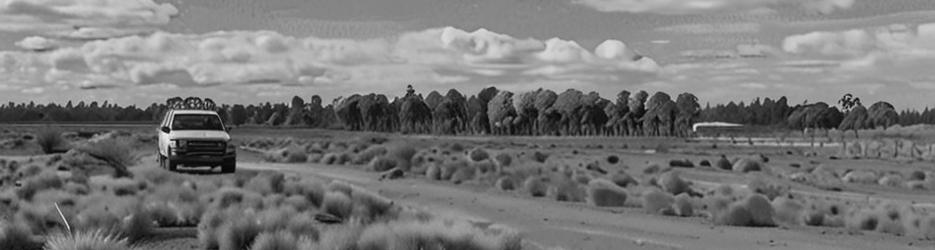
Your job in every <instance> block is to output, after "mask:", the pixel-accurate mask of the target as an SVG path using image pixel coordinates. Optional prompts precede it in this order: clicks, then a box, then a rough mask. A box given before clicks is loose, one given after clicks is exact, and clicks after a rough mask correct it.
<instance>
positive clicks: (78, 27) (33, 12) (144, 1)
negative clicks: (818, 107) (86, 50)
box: [0, 0, 179, 39]
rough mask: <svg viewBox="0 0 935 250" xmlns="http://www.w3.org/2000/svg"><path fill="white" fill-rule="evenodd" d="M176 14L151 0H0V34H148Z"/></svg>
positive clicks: (167, 7)
mask: <svg viewBox="0 0 935 250" xmlns="http://www.w3.org/2000/svg"><path fill="white" fill-rule="evenodd" d="M178 12H179V11H178V9H176V8H175V6H173V5H172V4H168V3H161V4H160V3H156V2H154V1H153V0H132V1H129V0H0V31H25V32H36V33H40V34H44V35H54V36H62V37H69V38H82V39H85V38H107V37H114V36H123V35H129V34H136V33H139V32H147V31H152V30H154V27H156V26H161V25H165V24H167V23H169V20H170V19H171V17H172V16H175V15H177V14H178Z"/></svg>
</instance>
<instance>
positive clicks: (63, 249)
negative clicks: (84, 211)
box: [45, 229, 132, 250]
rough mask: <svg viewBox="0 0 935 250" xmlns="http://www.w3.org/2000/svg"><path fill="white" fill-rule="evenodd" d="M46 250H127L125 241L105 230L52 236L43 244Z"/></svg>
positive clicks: (127, 244)
mask: <svg viewBox="0 0 935 250" xmlns="http://www.w3.org/2000/svg"><path fill="white" fill-rule="evenodd" d="M45 249H46V250H127V249H132V248H131V247H130V245H129V242H128V241H127V239H124V238H121V237H119V236H118V235H117V234H114V233H109V232H107V231H106V230H100V229H99V230H91V231H77V232H75V233H74V234H62V233H59V234H53V235H52V236H51V237H49V238H48V240H47V241H46V243H45Z"/></svg>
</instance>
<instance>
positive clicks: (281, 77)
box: [0, 27, 659, 91]
mask: <svg viewBox="0 0 935 250" xmlns="http://www.w3.org/2000/svg"><path fill="white" fill-rule="evenodd" d="M0 59H2V60H0V63H2V65H3V68H6V69H9V70H4V71H3V72H6V73H3V74H0V77H3V76H11V77H13V78H17V79H30V80H29V81H25V80H24V81H21V82H22V84H27V85H28V84H32V85H35V84H42V83H45V84H49V85H56V86H72V87H74V88H83V89H88V88H100V87H121V86H122V87H139V86H163V85H165V84H169V85H172V86H179V87H199V86H201V87H203V86H216V85H230V84H275V85H284V86H321V85H335V84H355V85H359V86H375V85H380V86H391V85H399V84H405V83H426V84H446V83H465V82H470V81H472V80H476V81H486V82H490V81H519V80H523V81H536V80H546V79H582V80H593V79H605V80H616V79H621V78H624V76H629V75H640V76H645V75H649V76H652V75H653V74H655V72H656V71H657V70H658V69H659V65H658V64H656V62H655V61H653V60H652V59H651V58H648V57H645V56H642V55H639V54H638V53H636V52H635V51H634V50H632V49H631V48H629V47H628V46H627V45H626V44H624V43H623V42H621V41H617V40H608V41H605V42H603V43H601V44H600V45H598V46H597V47H596V48H594V49H593V50H589V49H586V48H583V47H582V46H580V45H579V44H578V43H576V42H574V41H568V40H562V39H558V38H553V39H549V40H537V39H533V38H526V39H517V38H514V37H511V36H509V35H505V34H499V33H495V32H492V31H488V30H483V29H481V30H477V31H473V32H468V31H463V30H459V29H456V28H451V27H448V28H438V29H428V30H423V31H415V32H407V33H404V34H400V35H398V36H393V37H386V38H379V39H367V40H352V39H324V38H317V37H293V36H287V35H283V34H280V33H277V32H272V31H231V32H213V33H207V34H173V33H165V32H155V33H152V34H148V35H134V36H127V37H120V38H112V39H106V40H96V41H90V42H86V43H83V44H80V45H79V46H74V47H63V48H60V49H57V50H54V51H50V52H42V53H38V52H21V53H5V54H3V57H0ZM27 68H29V69H31V70H26V69H27ZM8 78H9V77H8ZM35 79H41V80H39V81H36V80H35ZM357 91H372V89H368V88H365V87H361V89H359V90H357Z"/></svg>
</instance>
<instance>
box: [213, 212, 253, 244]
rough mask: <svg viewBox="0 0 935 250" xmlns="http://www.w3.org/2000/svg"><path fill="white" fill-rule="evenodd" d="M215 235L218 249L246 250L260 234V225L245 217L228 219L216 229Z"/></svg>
mask: <svg viewBox="0 0 935 250" xmlns="http://www.w3.org/2000/svg"><path fill="white" fill-rule="evenodd" d="M217 234H218V236H217V239H218V248H219V249H221V250H227V249H230V250H239V249H248V248H249V247H250V246H251V245H253V241H254V240H255V239H256V237H257V236H258V235H259V234H260V225H259V224H257V223H256V221H255V220H253V219H252V218H249V217H246V216H242V217H236V218H228V221H227V222H225V223H224V224H223V225H221V227H220V228H218V231H217Z"/></svg>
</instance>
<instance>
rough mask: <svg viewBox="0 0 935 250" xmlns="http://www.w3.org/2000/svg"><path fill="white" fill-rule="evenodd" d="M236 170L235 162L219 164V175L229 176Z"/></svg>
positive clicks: (232, 160)
mask: <svg viewBox="0 0 935 250" xmlns="http://www.w3.org/2000/svg"><path fill="white" fill-rule="evenodd" d="M236 170H237V160H235V159H230V160H226V161H224V163H223V164H221V173H225V174H229V173H233V172H234V171H236Z"/></svg>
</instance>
